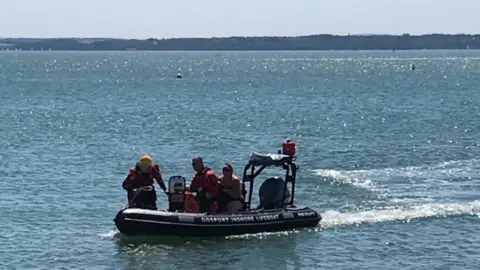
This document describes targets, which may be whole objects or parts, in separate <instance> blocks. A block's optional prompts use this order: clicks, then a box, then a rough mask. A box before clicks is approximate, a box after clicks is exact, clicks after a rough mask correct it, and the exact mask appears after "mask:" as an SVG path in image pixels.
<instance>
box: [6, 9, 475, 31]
mask: <svg viewBox="0 0 480 270" xmlns="http://www.w3.org/2000/svg"><path fill="white" fill-rule="evenodd" d="M432 32H435V33H480V0H397V1H393V0H169V1H166V0H0V37H72V36H74V37H121V38H148V37H157V38H169V37H212V36H264V35H268V36H272V35H279V36H285V35H288V36H290V35H305V34H314V33H332V34H348V33H352V34H366V33H375V34H378V33H385V34H402V33H411V34H422V33H432Z"/></svg>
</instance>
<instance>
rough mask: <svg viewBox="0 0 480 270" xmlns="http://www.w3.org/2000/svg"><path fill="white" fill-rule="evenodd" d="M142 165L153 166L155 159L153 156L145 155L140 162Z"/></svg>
mask: <svg viewBox="0 0 480 270" xmlns="http://www.w3.org/2000/svg"><path fill="white" fill-rule="evenodd" d="M139 163H140V164H145V165H152V164H153V159H152V157H151V156H149V155H143V156H142V157H141V158H140V161H139Z"/></svg>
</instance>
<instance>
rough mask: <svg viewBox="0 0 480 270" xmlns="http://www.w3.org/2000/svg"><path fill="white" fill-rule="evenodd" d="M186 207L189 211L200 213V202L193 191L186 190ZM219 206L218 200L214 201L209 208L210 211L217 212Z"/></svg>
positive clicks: (186, 210)
mask: <svg viewBox="0 0 480 270" xmlns="http://www.w3.org/2000/svg"><path fill="white" fill-rule="evenodd" d="M184 208H185V212H187V213H200V204H199V203H198V201H197V199H196V198H195V196H193V194H192V193H191V192H185V201H184ZM217 208H218V204H217V202H216V201H212V203H211V204H210V206H209V208H208V212H210V213H215V212H216V211H217Z"/></svg>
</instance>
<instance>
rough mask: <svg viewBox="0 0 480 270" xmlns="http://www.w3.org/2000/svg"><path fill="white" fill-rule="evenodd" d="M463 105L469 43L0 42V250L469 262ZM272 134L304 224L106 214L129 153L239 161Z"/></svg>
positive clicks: (475, 80) (472, 101)
mask: <svg viewBox="0 0 480 270" xmlns="http://www.w3.org/2000/svg"><path fill="white" fill-rule="evenodd" d="M413 64H414V65H415V66H416V69H415V70H414V71H412V69H411V65H413ZM177 73H181V74H182V76H183V77H182V78H181V79H177V78H176V74H177ZM479 106H480V52H478V51H408V52H403V51H397V52H1V53H0V149H1V151H0V173H1V177H0V184H1V188H0V198H1V200H0V215H1V222H0V238H1V243H2V244H1V245H0V268H2V269H31V268H33V269H52V268H62V267H63V268H76V269H78V268H81V269H190V268H198V269H200V268H201V269H393V268H394V269H478V263H479V262H480V256H479V255H478V254H479V248H480V237H479V236H478V231H479V230H480V220H479V216H478V214H479V213H480V172H479V169H480V139H479V135H480V121H479V120H480V115H479V114H480V111H479ZM287 138H290V139H292V140H294V141H295V142H296V143H297V153H298V160H297V162H298V165H299V166H300V170H299V172H298V179H297V190H296V195H297V196H296V204H298V205H308V206H311V207H313V208H315V209H317V210H318V211H319V212H320V213H321V215H322V216H323V220H322V222H321V223H320V225H319V226H318V227H317V228H312V229H301V230H296V231H287V232H280V233H261V234H253V235H243V236H235V237H226V238H224V239H223V238H222V239H188V238H170V237H166V238H165V237H125V236H122V235H121V234H119V233H118V232H117V231H116V229H115V226H114V223H113V221H112V219H113V218H114V216H115V214H116V213H117V211H118V210H119V209H121V208H122V207H123V206H124V205H125V204H126V193H125V191H124V190H122V188H121V183H122V181H123V179H124V177H125V175H126V173H127V171H128V169H129V168H130V167H131V166H133V165H134V163H135V162H136V160H137V159H138V158H139V157H140V156H141V155H143V154H151V155H152V156H153V158H154V159H155V161H157V162H158V163H159V164H160V167H161V169H162V172H163V174H164V176H165V178H168V177H170V176H172V175H183V176H185V177H186V178H187V179H190V177H191V176H192V174H193V172H192V168H191V161H190V159H191V158H192V157H193V156H196V155H200V156H202V157H203V158H204V160H205V162H206V164H207V165H208V166H209V167H211V168H212V169H214V170H216V171H217V172H220V169H221V167H222V165H223V164H224V163H225V162H231V163H232V164H233V166H234V169H235V173H236V174H237V175H239V176H240V175H241V172H242V170H243V166H245V165H246V162H247V160H248V158H249V155H250V154H251V153H252V152H253V151H258V152H271V153H275V152H276V151H277V149H278V148H279V147H280V146H281V143H282V141H283V140H285V139H287ZM267 172H269V173H270V175H268V173H267V174H265V175H263V176H262V177H263V178H262V177H260V178H259V183H257V184H258V185H256V187H257V188H258V187H259V185H260V184H261V181H262V180H263V179H265V178H267V177H268V176H274V175H277V174H278V173H279V172H278V171H275V170H269V171H267ZM254 199H255V200H256V201H258V193H255V194H254ZM158 203H159V205H160V206H162V207H165V206H166V198H165V196H164V195H163V194H161V193H159V202H158Z"/></svg>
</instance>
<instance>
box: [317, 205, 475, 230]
mask: <svg viewBox="0 0 480 270" xmlns="http://www.w3.org/2000/svg"><path fill="white" fill-rule="evenodd" d="M479 214H480V201H473V202H469V203H446V204H437V203H431V204H421V205H414V206H410V207H397V208H394V207H389V208H385V209H372V210H366V211H360V212H343V213H342V212H338V211H335V210H328V211H326V212H324V213H322V214H321V215H322V217H323V219H322V221H321V222H320V224H319V226H320V227H322V228H330V227H337V226H349V225H350V226H351V225H360V224H365V223H380V222H395V221H403V222H410V221H411V220H412V219H421V218H431V217H438V218H441V217H451V216H462V215H479Z"/></svg>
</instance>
